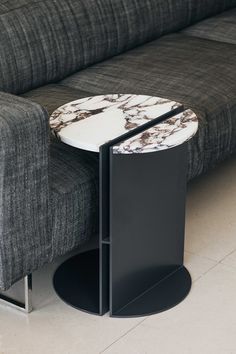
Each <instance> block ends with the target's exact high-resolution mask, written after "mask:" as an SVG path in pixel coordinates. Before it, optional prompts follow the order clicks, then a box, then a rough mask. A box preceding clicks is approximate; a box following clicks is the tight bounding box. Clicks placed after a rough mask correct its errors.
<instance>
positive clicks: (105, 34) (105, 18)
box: [0, 0, 236, 94]
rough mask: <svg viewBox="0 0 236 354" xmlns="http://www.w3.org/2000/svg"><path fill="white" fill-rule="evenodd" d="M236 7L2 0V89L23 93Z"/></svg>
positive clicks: (189, 1) (228, 3) (178, 1)
mask: <svg viewBox="0 0 236 354" xmlns="http://www.w3.org/2000/svg"><path fill="white" fill-rule="evenodd" d="M235 6H236V0H205V1H196V0H145V1H144V0H8V1H7V0H0V90H2V91H6V92H10V93H15V94H19V93H23V92H26V91H28V90H30V89H32V88H35V87H39V86H41V85H43V84H47V83H50V82H55V81H58V80H60V79H63V78H65V77H67V76H68V75H70V74H72V73H74V72H76V71H78V70H80V69H82V68H84V67H86V66H88V65H91V64H93V63H96V62H99V61H102V60H105V59H107V58H109V57H111V56H114V55H117V54H119V53H121V52H123V51H126V50H128V49H131V48H133V47H135V46H137V45H141V44H143V43H145V42H147V41H150V40H153V39H156V38H158V37H160V36H161V35H163V34H167V33H170V32H174V31H177V30H180V29H182V28H184V27H186V26H188V25H190V24H193V23H195V22H197V21H199V20H201V19H203V18H205V17H208V16H211V15H214V14H216V13H219V12H222V11H224V10H226V9H229V8H231V7H235Z"/></svg>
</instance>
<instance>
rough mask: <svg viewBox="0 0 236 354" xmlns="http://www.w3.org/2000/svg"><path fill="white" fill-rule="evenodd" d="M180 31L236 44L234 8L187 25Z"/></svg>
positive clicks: (235, 15)
mask: <svg viewBox="0 0 236 354" xmlns="http://www.w3.org/2000/svg"><path fill="white" fill-rule="evenodd" d="M182 33H184V34H187V35H189V36H194V37H199V38H205V39H210V40H213V41H220V42H225V43H231V44H236V9H233V10H230V11H226V12H223V13H222V14H220V15H218V16H214V17H212V18H209V19H207V20H204V21H201V22H199V23H197V24H196V25H193V26H190V27H188V28H187V29H186V30H184V31H183V32H182Z"/></svg>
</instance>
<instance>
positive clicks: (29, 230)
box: [0, 93, 51, 290]
mask: <svg viewBox="0 0 236 354" xmlns="http://www.w3.org/2000/svg"><path fill="white" fill-rule="evenodd" d="M48 132H49V129H48V115H47V112H46V111H45V110H44V109H43V108H42V107H41V106H39V105H38V104H35V103H33V102H30V101H27V100H24V99H22V98H20V97H14V96H12V95H9V94H5V93H1V94H0V163H1V165H0V289H2V290H5V289H7V288H8V287H10V286H11V285H12V283H14V282H15V281H17V280H19V279H21V278H22V277H23V276H24V275H26V274H28V273H29V272H31V271H33V270H35V269H38V268H39V267H41V266H42V265H43V264H44V263H46V262H48V261H49V260H50V259H51V235H50V231H49V219H48V215H49V183H48V168H49V156H48V146H49V134H48Z"/></svg>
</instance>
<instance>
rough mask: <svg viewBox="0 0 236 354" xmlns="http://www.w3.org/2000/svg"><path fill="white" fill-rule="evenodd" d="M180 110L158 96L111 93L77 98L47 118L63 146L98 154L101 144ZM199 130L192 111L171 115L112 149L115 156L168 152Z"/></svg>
mask: <svg viewBox="0 0 236 354" xmlns="http://www.w3.org/2000/svg"><path fill="white" fill-rule="evenodd" d="M179 107H181V104H180V103H178V102H175V101H171V100H168V99H163V98H160V97H151V96H143V95H129V94H114V95H103V96H94V97H87V98H83V99H79V100H76V101H73V102H70V103H68V104H66V105H64V106H62V107H59V108H58V109H57V110H56V111H55V112H53V114H52V115H51V117H50V126H51V129H52V131H53V133H54V134H55V135H56V136H57V137H58V138H59V139H60V140H61V141H62V142H64V143H66V144H68V145H71V146H74V147H77V148H80V149H83V150H88V151H94V152H98V151H99V148H100V146H101V145H103V144H105V143H107V142H108V141H111V140H113V139H115V138H117V137H120V136H122V135H124V134H125V133H127V132H128V131H131V130H133V129H135V128H138V127H140V126H142V125H144V124H146V123H148V122H149V121H151V120H153V119H156V118H158V117H161V116H163V115H164V114H166V113H169V112H171V111H173V115H174V111H175V110H176V109H177V108H179ZM197 129H198V120H197V117H196V115H195V114H194V113H193V112H192V111H191V110H186V111H184V112H182V113H180V114H177V115H174V116H173V117H172V118H168V119H166V120H165V121H163V122H161V123H158V124H156V125H155V126H153V127H152V128H149V129H147V130H145V131H144V132H143V133H140V134H137V135H135V136H134V137H132V138H130V139H127V140H125V141H124V142H122V143H120V144H117V145H116V146H114V147H113V151H114V153H117V154H119V153H122V154H123V153H126V154H131V153H144V152H152V151H158V150H164V149H169V148H172V147H174V146H177V145H180V144H182V143H184V142H185V141H187V140H189V139H190V138H191V137H192V136H193V135H195V133H196V132H197Z"/></svg>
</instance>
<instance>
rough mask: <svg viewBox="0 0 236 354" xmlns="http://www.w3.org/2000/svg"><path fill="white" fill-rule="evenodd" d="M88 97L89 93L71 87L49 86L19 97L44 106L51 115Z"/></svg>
mask: <svg viewBox="0 0 236 354" xmlns="http://www.w3.org/2000/svg"><path fill="white" fill-rule="evenodd" d="M90 95H91V93H89V92H86V91H82V90H78V89H74V88H72V87H67V86H63V85H57V84H50V85H45V86H42V87H39V88H37V89H34V90H31V91H28V92H26V93H24V94H22V95H21V96H22V97H24V98H27V99H29V100H31V101H34V102H36V103H39V104H40V105H41V106H44V108H46V110H47V111H48V114H49V115H51V114H52V112H54V111H55V110H56V109H57V108H58V107H60V106H62V105H64V104H66V103H68V102H71V101H75V100H78V99H79V98H83V97H87V96H90Z"/></svg>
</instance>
